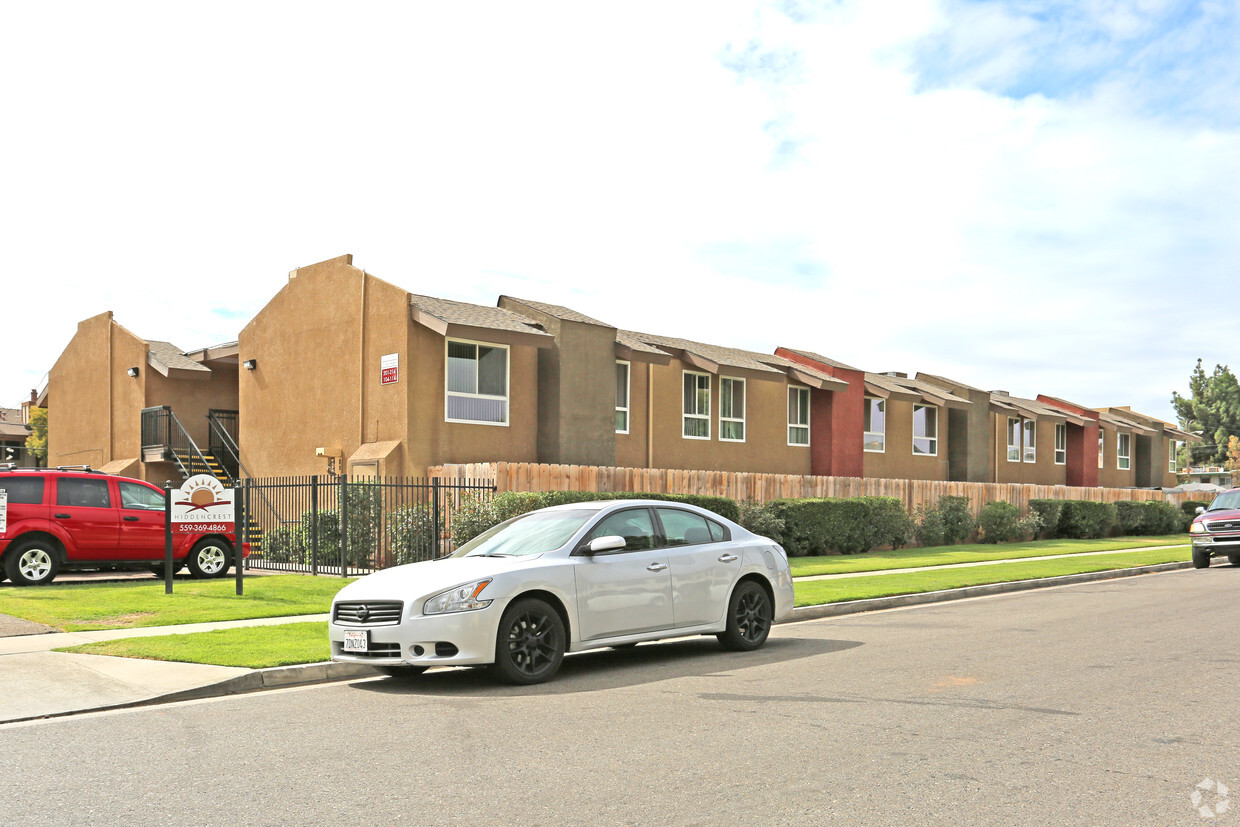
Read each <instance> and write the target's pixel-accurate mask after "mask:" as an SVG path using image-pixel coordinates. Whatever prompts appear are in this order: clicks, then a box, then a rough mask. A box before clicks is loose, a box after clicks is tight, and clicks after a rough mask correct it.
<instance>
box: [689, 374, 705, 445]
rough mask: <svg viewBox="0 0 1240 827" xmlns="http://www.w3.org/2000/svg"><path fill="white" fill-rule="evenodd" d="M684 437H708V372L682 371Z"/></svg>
mask: <svg viewBox="0 0 1240 827" xmlns="http://www.w3.org/2000/svg"><path fill="white" fill-rule="evenodd" d="M683 411H684V437H685V439H710V374H709V373H698V372H697V371H692V370H687V371H685V372H684V408H683Z"/></svg>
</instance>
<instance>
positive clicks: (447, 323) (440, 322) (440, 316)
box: [409, 293, 553, 347]
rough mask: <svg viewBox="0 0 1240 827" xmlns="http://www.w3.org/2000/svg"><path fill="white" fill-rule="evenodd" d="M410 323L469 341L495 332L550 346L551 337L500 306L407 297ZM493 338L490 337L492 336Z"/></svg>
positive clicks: (527, 342)
mask: <svg viewBox="0 0 1240 827" xmlns="http://www.w3.org/2000/svg"><path fill="white" fill-rule="evenodd" d="M409 311H410V315H411V316H412V318H413V320H414V321H415V322H417V323H418V324H421V325H422V326H424V327H427V328H430V329H431V330H433V331H435V332H436V333H438V334H439V335H441V336H461V337H464V338H469V337H471V336H477V335H478V334H479V333H483V332H489V333H495V332H499V333H502V334H506V335H504V336H502V337H501V338H504V339H507V340H511V341H517V342H519V343H521V344H529V345H534V346H535V347H550V346H551V343H552V341H553V337H552V336H551V335H550V334H548V333H547V332H545V331H543V330H541V329H539V327H538V325H537V324H535V323H534V322H532V321H531V320H530V319H528V318H526V317H525V316H522V315H520V314H518V313H513V312H512V311H511V310H505V309H504V308H502V307H489V306H487V305H482V304H469V303H467V302H458V301H452V300H451V299H437V298H435V297H434V296H418V295H415V294H412V293H411V294H410V295H409ZM492 338H494V337H492Z"/></svg>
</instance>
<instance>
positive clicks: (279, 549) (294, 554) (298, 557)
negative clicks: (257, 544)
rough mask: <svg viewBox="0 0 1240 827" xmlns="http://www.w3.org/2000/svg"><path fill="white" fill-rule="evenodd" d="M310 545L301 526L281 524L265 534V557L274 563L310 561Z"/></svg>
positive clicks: (263, 545) (263, 544)
mask: <svg viewBox="0 0 1240 827" xmlns="http://www.w3.org/2000/svg"><path fill="white" fill-rule="evenodd" d="M309 545H310V544H309V541H308V540H307V539H306V534H305V532H304V531H303V530H302V529H301V527H300V526H297V527H293V526H280V527H279V528H274V529H272V530H271V531H268V532H265V533H264V534H263V541H262V553H263V559H264V560H268V561H270V562H272V563H308V562H309V561H310V551H309Z"/></svg>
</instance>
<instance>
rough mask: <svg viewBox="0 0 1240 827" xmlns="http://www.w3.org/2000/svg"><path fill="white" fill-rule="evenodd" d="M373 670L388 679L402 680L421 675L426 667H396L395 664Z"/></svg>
mask: <svg viewBox="0 0 1240 827" xmlns="http://www.w3.org/2000/svg"><path fill="white" fill-rule="evenodd" d="M375 668H376V669H378V670H379V671H380V672H382V673H383V674H385V675H387V676H389V677H392V678H404V679H409V678H416V677H417V676H418V675H421V674H422V673H423V672H425V671H426V669H427V667H425V666H408V665H403V666H398V665H395V664H392V665H382V666H376V667H375Z"/></svg>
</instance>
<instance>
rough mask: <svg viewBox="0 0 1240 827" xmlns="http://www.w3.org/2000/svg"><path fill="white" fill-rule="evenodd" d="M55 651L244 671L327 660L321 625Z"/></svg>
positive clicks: (244, 629)
mask: <svg viewBox="0 0 1240 827" xmlns="http://www.w3.org/2000/svg"><path fill="white" fill-rule="evenodd" d="M56 651H57V652H78V653H81V654H86V655H112V656H114V657H122V658H142V659H145V660H171V661H178V662H180V663H206V664H211V665H213V666H240V667H242V668H245V669H266V668H268V667H271V666H291V665H293V664H296V663H321V662H323V661H326V660H330V659H331V645H330V644H329V643H328V642H327V624H326V623H321V622H315V623H281V624H278V625H276V626H242V627H239V628H236V629H217V630H216V631H213V632H192V633H190V634H186V635H157V636H154V637H127V638H121V639H120V640H107V641H102V642H100V643H86V644H83V645H81V646H70V647H66V648H64V649H57V650H56Z"/></svg>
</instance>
